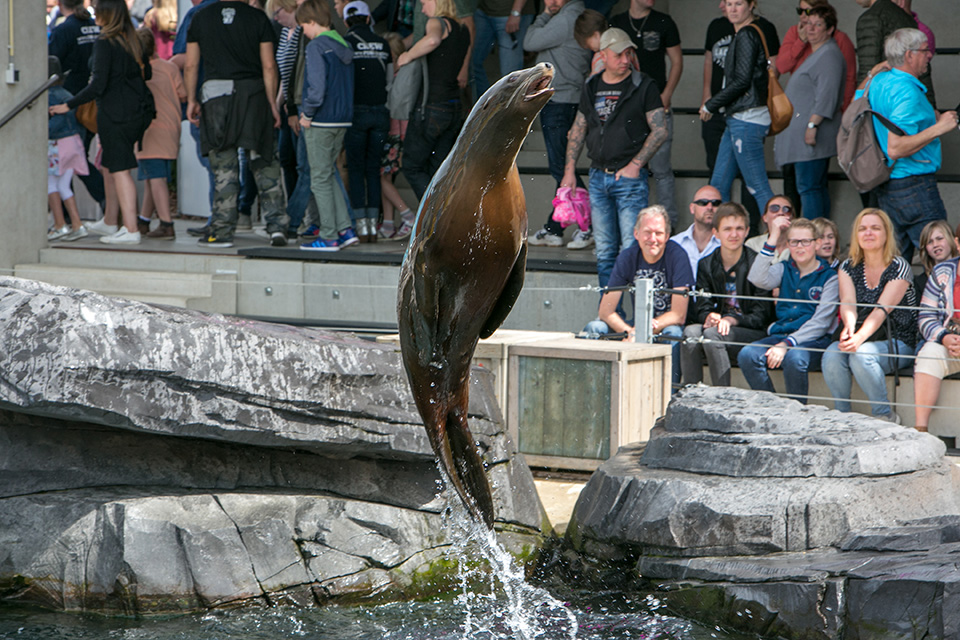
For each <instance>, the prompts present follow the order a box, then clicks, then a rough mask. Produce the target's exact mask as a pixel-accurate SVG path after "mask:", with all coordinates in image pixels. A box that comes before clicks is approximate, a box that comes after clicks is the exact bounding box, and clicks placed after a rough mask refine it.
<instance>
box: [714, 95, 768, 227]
mask: <svg viewBox="0 0 960 640" xmlns="http://www.w3.org/2000/svg"><path fill="white" fill-rule="evenodd" d="M726 130H727V120H726V118H724V116H723V114H722V113H715V114H713V117H712V118H710V119H709V120H707V121H705V122H701V123H700V138H701V139H702V140H703V150H704V151H705V152H706V154H707V170H708V171H710V174H711V175H713V168H714V167H715V166H716V165H717V152H718V151H719V150H720V141H721V140H723V132H724V131H726ZM737 175H738V176H739V175H740V174H739V172H738V173H737ZM740 204H742V205H743V206H744V207H746V209H747V212H748V213H749V214H750V229H749V230H748V231H749V233H748V234H747V237H748V238H752V237H753V236H755V235H759V234H760V209H759V207H757V201H756V200H754V199H753V196H751V195H750V192H749V191H748V190H747V185H746V184H745V183H744V182H743V180H741V181H740Z"/></svg>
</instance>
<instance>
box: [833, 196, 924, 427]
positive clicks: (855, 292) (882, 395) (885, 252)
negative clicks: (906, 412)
mask: <svg viewBox="0 0 960 640" xmlns="http://www.w3.org/2000/svg"><path fill="white" fill-rule="evenodd" d="M839 278H840V320H841V331H840V336H839V337H840V339H839V340H838V341H836V342H834V343H833V344H831V345H830V346H829V347H827V351H826V353H824V354H823V365H822V366H823V377H824V380H825V381H826V383H827V387H828V388H829V389H830V393H831V395H832V396H833V397H834V406H835V407H836V409H837V410H838V411H850V391H851V387H852V382H851V374H852V377H853V378H856V380H857V384H859V385H860V388H861V389H863V391H864V393H865V394H866V395H867V398H868V399H869V400H870V409H871V412H872V414H873V416H874V417H875V418H882V419H884V420H889V421H891V422H896V423H898V424H899V422H900V418H899V416H897V414H896V412H894V411H892V410H891V408H890V405H889V404H888V401H887V383H886V374H888V373H893V372H894V371H896V370H897V369H900V368H901V367H905V366H907V365H908V364H910V359H909V358H908V357H907V356H909V355H911V354H912V353H913V348H914V345H915V344H916V326H917V312H916V310H915V309H913V308H904V307H916V304H917V296H916V292H915V291H914V289H913V273H912V271H911V270H910V264H909V263H908V262H907V261H906V260H904V259H903V258H902V257H901V256H900V253H899V251H898V250H897V242H896V238H895V236H894V231H893V223H891V222H890V217H889V216H887V214H886V213H885V212H884V211H883V210H881V209H874V208H867V209H864V210H863V211H861V212H860V213H859V214H858V215H857V218H856V220H854V222H853V233H852V234H851V237H850V257H849V258H847V259H846V260H845V261H844V262H843V263H842V264H841V265H840V269H839Z"/></svg>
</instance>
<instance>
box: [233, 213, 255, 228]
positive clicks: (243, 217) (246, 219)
mask: <svg viewBox="0 0 960 640" xmlns="http://www.w3.org/2000/svg"><path fill="white" fill-rule="evenodd" d="M237 231H253V219H252V218H251V217H250V214H249V213H241V214H240V215H239V216H237Z"/></svg>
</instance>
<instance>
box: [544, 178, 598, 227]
mask: <svg viewBox="0 0 960 640" xmlns="http://www.w3.org/2000/svg"><path fill="white" fill-rule="evenodd" d="M553 219H554V220H555V221H557V222H559V223H560V226H561V227H568V226H570V225H571V224H576V225H578V226H579V227H580V231H586V230H587V229H589V228H590V194H588V193H587V190H586V189H582V188H581V189H577V190H576V193H575V194H574V195H573V196H571V195H570V187H560V188H559V189H557V195H556V196H555V197H554V198H553Z"/></svg>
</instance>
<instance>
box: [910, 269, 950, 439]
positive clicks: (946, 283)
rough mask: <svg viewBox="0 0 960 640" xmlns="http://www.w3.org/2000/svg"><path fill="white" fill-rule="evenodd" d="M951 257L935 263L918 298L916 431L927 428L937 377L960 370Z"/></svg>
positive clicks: (935, 395)
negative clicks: (919, 344) (919, 345)
mask: <svg viewBox="0 0 960 640" xmlns="http://www.w3.org/2000/svg"><path fill="white" fill-rule="evenodd" d="M958 262H960V258H952V259H950V260H946V261H944V262H941V263H940V264H938V265H936V266H935V267H934V268H933V270H932V271H931V272H930V278H928V279H927V287H926V289H924V290H923V297H922V298H921V299H920V313H919V320H918V322H919V325H920V337H921V338H923V339H924V340H926V342H925V343H924V345H923V347H921V348H920V352H919V353H917V360H916V362H915V363H914V365H913V394H914V395H913V397H914V403H915V404H916V408H915V412H916V422H915V423H914V428H916V430H917V431H926V430H927V425H929V424H930V414H931V413H932V412H933V406H934V405H936V404H937V399H938V398H939V397H940V381H941V380H943V379H944V378H945V377H947V376H949V375H952V374H954V373H958V372H960V310H957V309H956V308H955V307H954V305H955V304H956V300H955V298H956V289H955V287H956V286H957V282H958V281H957V263H958Z"/></svg>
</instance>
